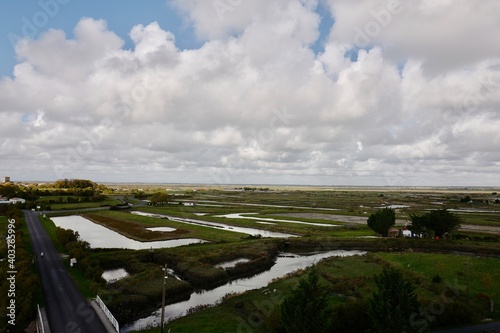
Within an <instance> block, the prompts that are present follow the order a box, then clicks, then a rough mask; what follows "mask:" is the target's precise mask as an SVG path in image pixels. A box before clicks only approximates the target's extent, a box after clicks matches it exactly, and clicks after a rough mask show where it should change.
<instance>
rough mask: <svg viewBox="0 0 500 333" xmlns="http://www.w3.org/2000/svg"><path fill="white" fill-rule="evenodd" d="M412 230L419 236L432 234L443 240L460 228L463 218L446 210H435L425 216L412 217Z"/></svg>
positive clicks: (414, 215)
mask: <svg viewBox="0 0 500 333" xmlns="http://www.w3.org/2000/svg"><path fill="white" fill-rule="evenodd" d="M410 219H411V224H412V225H411V226H410V229H411V230H412V231H413V232H415V233H417V234H424V233H427V232H431V231H432V233H433V234H434V236H436V237H439V238H443V237H445V236H446V235H447V234H449V233H451V232H452V231H454V230H456V229H458V227H460V223H461V222H462V220H461V218H460V217H459V216H458V215H456V214H453V213H451V212H450V211H448V210H446V209H439V210H433V211H430V212H428V213H425V214H424V215H416V214H412V215H411V216H410Z"/></svg>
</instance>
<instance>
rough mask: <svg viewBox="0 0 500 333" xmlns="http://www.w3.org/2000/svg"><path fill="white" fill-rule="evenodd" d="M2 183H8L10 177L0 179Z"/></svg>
mask: <svg viewBox="0 0 500 333" xmlns="http://www.w3.org/2000/svg"><path fill="white" fill-rule="evenodd" d="M2 183H4V184H5V183H10V177H3V178H2Z"/></svg>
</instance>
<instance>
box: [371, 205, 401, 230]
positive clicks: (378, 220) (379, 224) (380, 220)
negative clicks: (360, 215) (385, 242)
mask: <svg viewBox="0 0 500 333" xmlns="http://www.w3.org/2000/svg"><path fill="white" fill-rule="evenodd" d="M367 223H368V227H369V228H370V229H372V230H373V231H375V232H376V233H377V234H380V235H382V236H384V237H387V235H388V233H389V229H390V228H391V227H392V226H393V225H394V224H395V223H396V213H395V212H394V210H393V209H391V208H384V209H382V210H380V209H379V210H378V211H376V212H375V213H373V214H371V215H370V217H368V221H367Z"/></svg>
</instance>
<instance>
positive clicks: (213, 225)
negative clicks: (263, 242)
mask: <svg viewBox="0 0 500 333" xmlns="http://www.w3.org/2000/svg"><path fill="white" fill-rule="evenodd" d="M132 214H136V215H141V216H148V217H153V218H158V219H167V220H170V221H174V222H179V223H185V224H193V225H198V226H201V227H207V228H213V229H219V230H227V231H233V232H240V233H242V234H247V235H252V236H255V235H260V236H261V237H269V238H288V237H297V235H292V234H286V233H282V232H274V231H268V230H262V229H255V228H247V227H236V226H233V225H228V224H223V223H216V222H208V221H202V220H195V219H189V218H182V217H176V216H169V215H162V214H152V213H145V212H132Z"/></svg>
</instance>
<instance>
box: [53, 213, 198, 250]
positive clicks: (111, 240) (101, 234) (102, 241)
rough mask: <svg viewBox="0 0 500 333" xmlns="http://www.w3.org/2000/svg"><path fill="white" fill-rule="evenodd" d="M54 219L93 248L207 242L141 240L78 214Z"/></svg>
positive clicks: (142, 248)
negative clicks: (128, 236) (75, 232)
mask: <svg viewBox="0 0 500 333" xmlns="http://www.w3.org/2000/svg"><path fill="white" fill-rule="evenodd" d="M52 221H53V222H54V224H55V225H56V226H58V227H61V228H63V229H71V230H74V231H78V234H79V235H80V238H81V239H82V240H84V241H86V242H88V243H89V244H90V247H92V248H102V249H118V248H121V249H130V250H146V249H151V248H153V249H161V248H170V247H177V246H182V245H190V244H196V243H204V242H205V241H204V240H202V239H196V238H181V239H172V240H166V241H155V242H139V241H136V240H133V239H130V238H127V237H125V236H123V235H121V234H119V233H117V232H115V231H113V230H110V229H108V228H106V227H103V226H102V225H99V224H97V223H94V222H92V221H90V220H87V219H86V218H84V217H81V216H77V215H72V216H61V217H52Z"/></svg>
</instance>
